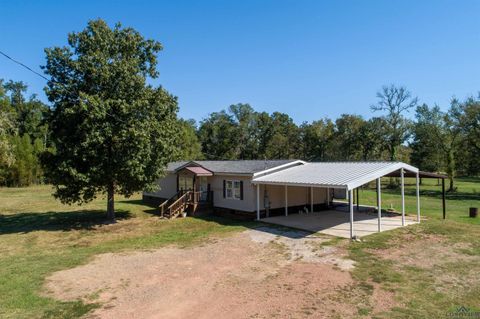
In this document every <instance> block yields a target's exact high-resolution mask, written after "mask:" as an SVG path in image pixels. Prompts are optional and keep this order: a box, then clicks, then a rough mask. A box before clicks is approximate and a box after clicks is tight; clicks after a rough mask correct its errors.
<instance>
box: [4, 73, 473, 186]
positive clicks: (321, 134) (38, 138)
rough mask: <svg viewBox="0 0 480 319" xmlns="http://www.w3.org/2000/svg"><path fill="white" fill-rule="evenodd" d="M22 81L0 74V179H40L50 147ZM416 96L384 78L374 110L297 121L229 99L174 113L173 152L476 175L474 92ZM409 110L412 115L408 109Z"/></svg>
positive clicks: (38, 108) (39, 106) (45, 110)
mask: <svg viewBox="0 0 480 319" xmlns="http://www.w3.org/2000/svg"><path fill="white" fill-rule="evenodd" d="M26 92H27V86H26V84H25V83H23V82H14V81H4V80H0V112H1V117H0V150H1V152H0V154H1V158H0V184H1V185H4V186H28V185H30V184H38V183H43V182H44V175H43V167H42V165H41V163H40V160H39V157H40V155H41V154H42V153H43V152H45V151H46V150H52V149H54V148H55V146H54V145H53V143H52V142H51V141H50V137H49V131H50V126H49V114H50V112H51V109H50V108H49V106H48V105H46V104H45V103H43V102H41V101H40V100H39V99H38V98H37V97H36V96H35V95H32V96H30V97H27V96H26ZM417 104H418V99H417V98H414V97H412V96H411V93H410V92H409V91H408V90H406V89H405V88H403V87H395V86H385V87H383V88H382V89H381V91H380V92H379V93H378V94H377V103H376V104H373V105H372V106H371V107H370V108H371V110H372V112H373V113H372V114H374V115H376V114H377V113H380V114H378V116H373V117H371V118H369V119H365V118H364V117H362V116H360V115H355V114H342V115H340V116H339V117H338V118H336V119H330V118H327V117H326V118H322V119H318V120H314V121H312V122H303V123H301V124H300V125H297V124H296V123H295V122H294V120H293V119H292V118H291V117H290V116H289V115H288V114H285V113H280V112H273V113H271V114H269V113H267V112H259V111H256V110H255V109H254V108H253V107H252V106H250V105H249V104H233V105H230V106H229V107H228V108H227V109H226V110H221V111H219V112H214V113H211V114H209V115H208V116H207V117H206V118H205V119H203V120H202V121H200V123H199V124H198V125H197V124H196V122H195V121H194V120H184V119H177V120H176V127H177V133H176V134H177V141H176V144H177V146H178V150H177V152H176V153H175V155H174V156H173V159H183V160H190V159H192V160H193V159H209V160H236V159H292V158H296V159H303V160H307V161H370V160H372V161H377V160H389V161H397V160H398V161H404V162H407V163H411V164H412V165H414V166H416V167H418V168H420V169H421V170H424V171H431V172H444V173H446V174H447V175H448V176H449V177H450V185H449V189H450V190H453V189H454V182H453V181H454V177H455V176H457V175H468V176H477V175H480V162H479V160H478V159H479V157H480V99H479V98H475V97H469V98H467V99H465V100H464V101H459V100H458V99H455V98H454V99H452V100H451V103H450V105H449V108H448V109H447V110H445V111H442V109H441V108H440V107H439V106H438V105H433V106H428V105H426V104H421V105H417ZM408 112H413V117H412V116H408Z"/></svg>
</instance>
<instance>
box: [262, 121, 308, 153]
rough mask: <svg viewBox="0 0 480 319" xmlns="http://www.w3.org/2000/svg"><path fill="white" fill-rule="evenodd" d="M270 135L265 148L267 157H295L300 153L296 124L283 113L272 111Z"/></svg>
mask: <svg viewBox="0 0 480 319" xmlns="http://www.w3.org/2000/svg"><path fill="white" fill-rule="evenodd" d="M271 125H272V127H271V133H270V134H271V135H270V140H269V141H268V142H267V145H266V149H265V157H266V158H268V159H291V158H297V157H298V155H299V153H300V150H301V148H300V135H299V129H298V126H297V125H296V124H295V123H294V122H293V119H292V118H291V117H290V116H288V115H287V114H285V113H280V112H274V113H273V114H272V115H271Z"/></svg>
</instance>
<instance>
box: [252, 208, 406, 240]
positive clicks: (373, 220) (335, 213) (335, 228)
mask: <svg viewBox="0 0 480 319" xmlns="http://www.w3.org/2000/svg"><path fill="white" fill-rule="evenodd" d="M261 221H263V222H266V223H270V224H276V225H282V226H287V227H293V228H298V229H303V230H307V231H311V232H320V233H323V234H327V235H332V236H337V237H343V238H350V214H349V213H348V212H346V211H341V210H326V211H321V212H313V213H309V214H290V215H288V216H275V217H268V218H263V219H261ZM415 223H416V221H414V220H412V219H410V218H406V219H405V225H412V224H415ZM398 227H402V217H401V216H382V231H385V230H391V229H395V228H398ZM353 229H354V235H357V236H359V237H363V236H367V235H370V234H374V233H376V232H378V219H377V216H376V215H374V214H367V213H364V212H361V211H360V212H357V211H355V213H354V223H353Z"/></svg>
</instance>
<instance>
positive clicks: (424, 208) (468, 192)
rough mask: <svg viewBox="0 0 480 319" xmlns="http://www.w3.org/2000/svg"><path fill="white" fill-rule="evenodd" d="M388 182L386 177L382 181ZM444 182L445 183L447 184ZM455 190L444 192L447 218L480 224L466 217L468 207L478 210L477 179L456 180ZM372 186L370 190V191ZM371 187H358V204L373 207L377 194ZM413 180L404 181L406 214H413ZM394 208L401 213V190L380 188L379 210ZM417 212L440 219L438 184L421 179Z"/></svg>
mask: <svg viewBox="0 0 480 319" xmlns="http://www.w3.org/2000/svg"><path fill="white" fill-rule="evenodd" d="M383 182H385V183H386V182H387V178H384V179H383ZM446 182H447V181H446ZM455 186H456V187H457V191H456V192H453V193H449V192H447V193H446V208H447V219H449V220H455V221H459V222H466V223H471V224H477V225H478V224H480V218H469V216H468V211H469V207H478V208H480V178H472V177H471V178H458V179H456V185H455ZM372 187H373V188H372ZM374 187H375V186H374V185H373V184H372V185H371V187H367V188H361V189H360V191H359V195H360V204H366V205H372V206H376V203H377V199H376V196H377V195H376V191H375V189H374ZM415 192H416V191H415V179H411V178H406V179H405V195H406V196H405V210H406V213H407V214H410V215H416V211H417V206H416V205H417V202H416V197H415V194H416V193H415ZM390 207H393V208H394V209H395V210H396V211H400V210H401V196H400V189H399V188H398V189H387V188H383V189H382V208H383V209H388V208H390ZM420 209H421V214H422V216H426V217H428V218H431V219H432V218H433V219H441V218H442V216H443V213H442V188H441V185H437V180H436V179H424V180H423V183H422V185H421V186H420Z"/></svg>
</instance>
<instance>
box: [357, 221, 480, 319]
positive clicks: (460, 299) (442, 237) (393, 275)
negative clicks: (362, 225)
mask: <svg viewBox="0 0 480 319" xmlns="http://www.w3.org/2000/svg"><path fill="white" fill-rule="evenodd" d="M431 236H435V237H436V238H438V240H439V241H441V242H442V247H444V250H443V255H442V256H432V257H431V258H432V259H433V261H434V262H435V266H434V267H418V266H412V265H408V264H405V263H402V262H401V261H399V260H395V259H388V258H382V257H379V256H378V255H377V254H375V252H377V251H382V250H387V251H391V250H393V249H400V250H402V249H404V250H406V252H407V253H408V252H409V249H410V247H412V246H413V245H417V244H418V245H424V246H425V247H424V249H425V250H427V251H428V250H429V249H430V248H431V247H429V243H428V242H427V238H430V237H431ZM479 236H480V228H479V227H478V226H476V225H470V224H466V223H460V222H456V221H452V220H447V221H443V220H431V221H428V222H425V223H421V224H417V225H414V226H409V227H406V228H399V229H396V230H393V231H388V232H383V233H378V234H375V235H372V236H367V237H365V239H364V241H363V242H360V243H358V242H353V243H351V244H350V245H349V251H350V258H352V259H353V260H355V261H356V263H357V264H356V267H355V269H354V271H353V277H354V278H355V279H356V280H357V284H362V283H366V284H368V283H370V282H374V283H377V284H379V285H380V287H381V288H382V289H384V290H386V291H393V292H395V300H396V301H397V302H398V303H399V305H397V306H396V307H394V308H393V309H392V310H391V311H389V312H387V313H383V314H377V315H376V317H378V318H446V317H447V315H446V314H447V312H452V311H455V310H456V309H457V308H458V307H460V306H465V307H467V308H469V309H471V310H472V311H478V310H479V305H480V278H479V276H478V275H477V270H478V269H479V267H480V242H479V241H478V238H479ZM455 245H459V246H464V247H466V248H464V249H458V248H455V247H457V246H455ZM421 257H422V256H415V255H412V256H411V258H421ZM441 278H444V279H443V280H442V279H441ZM445 278H446V279H445ZM439 279H440V280H439Z"/></svg>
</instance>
